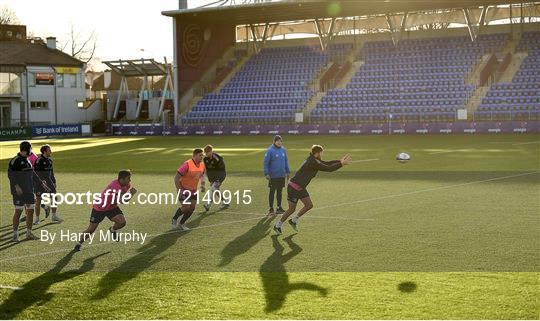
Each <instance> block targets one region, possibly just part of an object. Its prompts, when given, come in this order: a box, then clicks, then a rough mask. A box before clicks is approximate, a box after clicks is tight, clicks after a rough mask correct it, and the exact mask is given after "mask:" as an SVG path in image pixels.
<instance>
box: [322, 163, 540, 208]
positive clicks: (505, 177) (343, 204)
mask: <svg viewBox="0 0 540 321" xmlns="http://www.w3.org/2000/svg"><path fill="white" fill-rule="evenodd" d="M537 173H539V171H534V172H528V173H521V174H516V175H508V176H501V177H494V178H489V179H484V180H481V181H473V182H468V183H461V184H454V185H445V186H439V187H434V188H427V189H421V190H417V191H412V192H406V193H400V194H392V195H385V196H380V197H374V198H367V199H363V200H358V201H354V202H348V203H341V204H334V205H328V206H322V207H317V208H314V209H313V210H322V209H327V208H334V207H340V206H345V205H353V204H359V203H365V202H371V201H378V200H384V199H388V198H396V197H401V196H407V195H414V194H420V193H424V192H433V191H438V190H443V189H449V188H454V187H461V186H468V185H473V184H480V183H486V182H492V181H498V180H503V179H507V178H514V177H520V176H526V175H532V174H537Z"/></svg>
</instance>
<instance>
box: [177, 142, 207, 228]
mask: <svg viewBox="0 0 540 321" xmlns="http://www.w3.org/2000/svg"><path fill="white" fill-rule="evenodd" d="M202 159H203V150H202V149H200V148H196V149H195V150H194V151H193V157H192V158H191V159H190V160H187V161H185V162H184V163H183V164H182V165H180V167H179V168H178V171H177V172H176V176H175V177H174V184H175V186H176V195H177V196H178V201H179V202H180V207H179V208H178V210H177V211H176V214H174V216H173V218H172V228H173V229H176V228H178V227H180V229H182V230H183V231H187V230H189V228H188V227H187V226H186V221H187V220H188V219H189V217H190V216H191V214H193V212H194V211H195V206H196V205H197V194H196V193H197V189H198V187H199V182H200V183H201V192H203V193H204V191H205V188H204V184H205V182H204V173H205V167H204V162H203V161H202ZM180 216H182V219H180V222H178V219H179V218H180ZM178 225H179V226H178Z"/></svg>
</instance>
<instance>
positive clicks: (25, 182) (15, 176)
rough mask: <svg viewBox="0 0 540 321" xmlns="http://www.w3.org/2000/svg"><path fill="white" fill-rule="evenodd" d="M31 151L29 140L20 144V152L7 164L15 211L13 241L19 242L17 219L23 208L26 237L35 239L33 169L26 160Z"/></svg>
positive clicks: (19, 217)
mask: <svg viewBox="0 0 540 321" xmlns="http://www.w3.org/2000/svg"><path fill="white" fill-rule="evenodd" d="M31 151H32V145H31V144H30V143H29V142H26V141H24V142H22V143H21V144H20V152H19V153H18V154H17V156H15V157H13V158H12V159H11V160H10V161H9V164H8V178H9V185H10V190H11V195H12V196H13V205H15V213H14V214H13V239H12V240H13V242H19V220H20V219H21V214H22V212H23V210H25V209H26V217H27V218H28V219H27V221H26V239H27V240H37V237H36V236H35V235H34V234H32V217H33V216H34V208H35V197H34V179H35V178H34V175H35V173H34V169H33V168H32V164H31V163H30V161H29V160H28V155H30V152H31Z"/></svg>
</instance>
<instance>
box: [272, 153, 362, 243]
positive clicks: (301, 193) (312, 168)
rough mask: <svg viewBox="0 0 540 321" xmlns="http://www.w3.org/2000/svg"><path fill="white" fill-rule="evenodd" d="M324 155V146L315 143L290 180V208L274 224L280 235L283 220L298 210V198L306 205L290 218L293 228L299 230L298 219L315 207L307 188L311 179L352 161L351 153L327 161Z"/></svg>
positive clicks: (288, 191)
mask: <svg viewBox="0 0 540 321" xmlns="http://www.w3.org/2000/svg"><path fill="white" fill-rule="evenodd" d="M322 155H323V148H322V146H320V145H313V147H311V154H310V155H309V157H308V158H307V159H306V160H305V161H304V163H303V164H302V166H301V167H300V169H299V170H298V171H297V172H296V174H295V175H294V177H293V178H291V180H290V181H289V185H288V186H287V200H288V201H289V208H288V209H287V211H285V213H283V216H282V217H281V219H280V220H279V221H277V222H276V224H275V225H274V231H275V232H276V234H278V235H280V234H281V233H282V231H281V226H282V225H283V222H285V221H286V220H287V219H288V218H289V216H291V214H293V213H294V212H295V211H296V204H297V203H298V200H300V201H301V202H302V203H303V204H304V207H302V208H301V209H300V211H298V214H296V215H294V216H293V217H292V218H291V219H290V220H289V224H290V225H291V226H292V227H293V229H294V230H295V231H298V219H299V218H300V217H302V215H304V214H306V212H307V211H309V210H310V209H312V208H313V203H312V202H311V198H310V196H309V193H308V191H307V189H306V188H307V186H308V185H309V183H310V182H311V180H312V179H313V178H314V177H315V176H316V175H317V172H318V171H323V172H333V171H337V170H338V169H340V168H341V167H343V166H344V165H348V164H349V162H350V161H351V157H350V156H349V155H345V156H343V157H342V158H341V159H340V160H333V161H329V162H326V161H323V160H322Z"/></svg>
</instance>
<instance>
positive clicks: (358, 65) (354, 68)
mask: <svg viewBox="0 0 540 321" xmlns="http://www.w3.org/2000/svg"><path fill="white" fill-rule="evenodd" d="M363 65H364V61H362V60H360V61H354V62H353V63H352V67H351V69H349V71H348V72H347V73H346V74H345V76H343V78H341V80H340V81H339V83H338V84H337V86H336V88H345V87H346V86H347V84H348V83H349V82H350V81H351V79H352V78H353V77H354V75H356V73H357V72H358V70H359V69H360V68H361V67H362V66H363Z"/></svg>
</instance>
